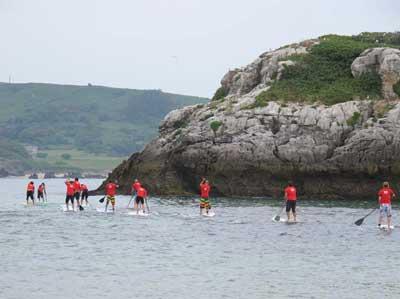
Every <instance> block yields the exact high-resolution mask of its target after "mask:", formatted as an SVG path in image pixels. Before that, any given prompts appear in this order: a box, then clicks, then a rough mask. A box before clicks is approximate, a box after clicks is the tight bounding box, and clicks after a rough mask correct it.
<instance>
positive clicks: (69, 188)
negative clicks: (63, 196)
mask: <svg viewBox="0 0 400 299" xmlns="http://www.w3.org/2000/svg"><path fill="white" fill-rule="evenodd" d="M65 185H66V186H67V195H74V194H75V188H74V184H73V183H69V182H65Z"/></svg>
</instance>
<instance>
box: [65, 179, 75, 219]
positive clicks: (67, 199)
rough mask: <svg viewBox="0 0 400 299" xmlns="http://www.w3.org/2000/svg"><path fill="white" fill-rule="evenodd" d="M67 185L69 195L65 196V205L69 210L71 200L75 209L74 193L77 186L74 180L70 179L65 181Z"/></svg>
mask: <svg viewBox="0 0 400 299" xmlns="http://www.w3.org/2000/svg"><path fill="white" fill-rule="evenodd" d="M65 185H66V186H67V195H66V196H65V206H66V207H67V210H68V211H69V204H68V203H69V202H71V206H72V210H74V195H75V188H74V182H73V181H70V180H66V181H65Z"/></svg>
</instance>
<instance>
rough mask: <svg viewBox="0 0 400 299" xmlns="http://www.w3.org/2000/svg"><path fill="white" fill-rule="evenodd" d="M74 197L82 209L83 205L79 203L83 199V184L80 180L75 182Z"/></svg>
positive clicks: (76, 179)
mask: <svg viewBox="0 0 400 299" xmlns="http://www.w3.org/2000/svg"><path fill="white" fill-rule="evenodd" d="M74 197H75V200H76V206H77V207H80V206H81V204H80V203H79V198H80V197H81V183H80V182H79V179H78V178H75V181H74Z"/></svg>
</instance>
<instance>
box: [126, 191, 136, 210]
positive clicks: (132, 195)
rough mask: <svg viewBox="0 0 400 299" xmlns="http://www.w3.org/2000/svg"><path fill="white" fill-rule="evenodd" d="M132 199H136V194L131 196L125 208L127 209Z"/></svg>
mask: <svg viewBox="0 0 400 299" xmlns="http://www.w3.org/2000/svg"><path fill="white" fill-rule="evenodd" d="M134 197H136V194H133V195H132V196H131V199H130V200H129V202H128V205H127V206H126V208H129V205H130V204H131V201H132V199H133V198H134Z"/></svg>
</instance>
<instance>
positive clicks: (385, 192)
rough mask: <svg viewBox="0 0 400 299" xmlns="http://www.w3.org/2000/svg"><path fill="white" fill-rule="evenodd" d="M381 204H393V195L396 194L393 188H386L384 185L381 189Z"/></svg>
mask: <svg viewBox="0 0 400 299" xmlns="http://www.w3.org/2000/svg"><path fill="white" fill-rule="evenodd" d="M378 195H379V204H381V205H383V204H389V205H390V204H391V203H392V197H393V196H394V192H393V190H392V189H391V188H386V187H383V188H382V189H381V190H379V193H378Z"/></svg>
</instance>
